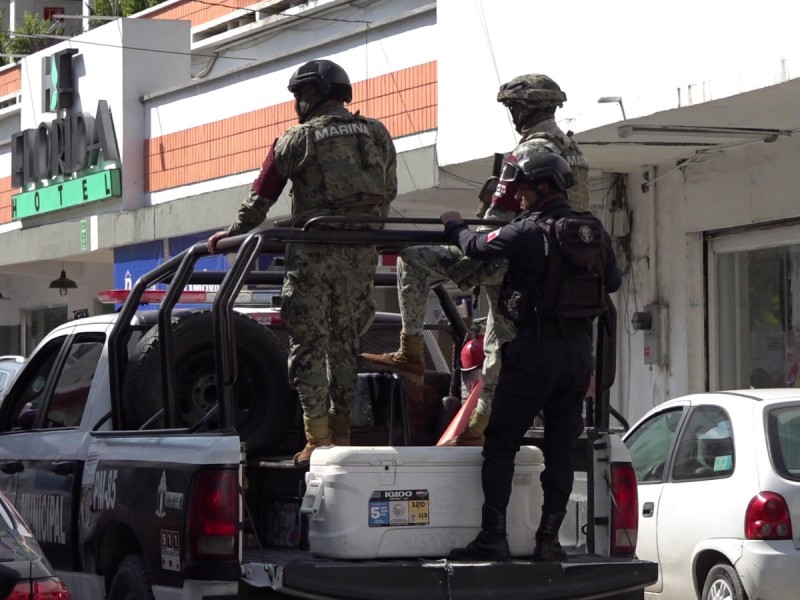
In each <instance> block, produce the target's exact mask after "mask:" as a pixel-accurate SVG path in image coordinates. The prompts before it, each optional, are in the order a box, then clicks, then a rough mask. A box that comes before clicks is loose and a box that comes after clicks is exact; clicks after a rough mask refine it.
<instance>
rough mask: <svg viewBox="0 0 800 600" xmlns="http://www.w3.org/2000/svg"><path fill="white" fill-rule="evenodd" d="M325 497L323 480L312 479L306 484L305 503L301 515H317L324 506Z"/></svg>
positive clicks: (301, 508) (301, 506) (302, 505)
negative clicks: (322, 505) (323, 498)
mask: <svg viewBox="0 0 800 600" xmlns="http://www.w3.org/2000/svg"><path fill="white" fill-rule="evenodd" d="M324 495H325V493H324V488H323V486H322V479H312V480H311V481H309V482H308V483H307V484H306V493H305V495H304V496H303V503H302V504H301V505H300V514H301V515H316V514H317V513H318V512H319V507H320V505H321V504H322V497H323V496H324Z"/></svg>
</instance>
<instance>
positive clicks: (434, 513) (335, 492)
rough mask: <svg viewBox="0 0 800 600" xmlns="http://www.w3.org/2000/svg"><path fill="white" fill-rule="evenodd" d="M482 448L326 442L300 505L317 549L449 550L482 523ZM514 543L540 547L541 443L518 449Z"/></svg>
mask: <svg viewBox="0 0 800 600" xmlns="http://www.w3.org/2000/svg"><path fill="white" fill-rule="evenodd" d="M481 450H482V449H481V448H477V447H447V446H444V447H431V446H407V447H385V446H381V447H359V446H350V447H347V446H332V447H330V448H320V449H318V450H315V451H314V453H313V454H312V455H311V465H310V468H309V472H308V473H307V474H306V493H305V496H304V498H303V503H302V507H301V513H303V514H305V515H307V516H308V519H309V528H308V541H309V546H310V549H311V552H312V553H314V554H315V555H318V556H327V557H331V558H352V559H358V558H361V559H370V558H400V557H413V556H418V557H432V558H433V557H440V558H441V557H445V556H447V554H448V553H449V552H450V550H452V549H453V548H457V547H461V546H465V545H467V544H468V543H469V542H470V541H472V540H473V539H474V538H475V536H476V535H477V534H478V532H479V531H480V524H481V505H482V504H483V491H482V489H481V464H482V463H483V457H482V456H481ZM515 465H516V466H515V469H514V481H513V487H512V492H511V502H510V503H509V507H508V511H507V516H506V519H507V531H508V544H509V547H510V549H511V554H512V555H514V556H526V555H530V554H531V553H532V552H533V544H534V533H535V531H536V528H537V527H538V525H539V517H540V516H541V505H542V494H541V485H540V483H539V475H540V473H541V471H542V469H543V467H544V460H543V456H542V452H541V450H539V449H538V448H536V447H534V446H523V447H522V448H521V449H520V451H519V452H518V453H517V457H516V463H515Z"/></svg>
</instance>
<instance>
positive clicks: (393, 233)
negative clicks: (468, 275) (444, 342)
mask: <svg viewBox="0 0 800 600" xmlns="http://www.w3.org/2000/svg"><path fill="white" fill-rule="evenodd" d="M343 221H346V222H347V223H349V224H355V223H358V224H388V225H399V224H402V225H413V226H421V225H436V224H438V225H441V222H440V220H439V219H433V218H427V219H419V218H404V217H401V218H397V217H394V218H364V219H353V218H349V217H335V216H328V217H316V218H313V219H310V220H309V221H308V222H307V223H306V224H305V225H304V226H303V227H302V228H272V229H264V230H260V231H256V232H254V233H249V234H245V235H239V236H234V237H230V238H223V239H222V240H220V241H219V242H218V244H217V253H219V254H231V253H236V258H235V259H234V261H233V263H232V264H231V266H230V269H229V270H228V271H203V272H195V270H194V268H195V265H196V263H197V261H198V260H199V259H200V258H202V257H204V256H208V255H209V254H210V253H209V251H208V248H207V246H206V243H205V242H198V243H197V244H195V245H193V246H191V247H189V248H187V249H186V250H184V251H183V252H181V253H180V254H177V255H176V256H174V257H171V258H169V259H168V260H166V261H165V262H164V263H162V264H161V265H159V266H158V267H156V268H154V269H152V270H151V271H149V272H148V273H146V274H144V275H143V276H142V277H140V278H139V279H138V280H137V281H136V283H135V284H134V285H133V287H132V289H131V291H130V293H129V295H128V297H127V299H126V300H125V302H124V304H123V305H122V308H121V309H120V312H119V315H118V317H117V320H116V322H115V324H114V326H113V328H112V330H111V332H110V334H109V347H108V354H109V356H108V362H109V379H110V395H111V419H112V428H113V429H114V430H119V429H121V428H122V424H121V418H120V415H121V414H122V385H123V383H124V382H123V378H124V370H125V364H126V361H127V355H128V354H127V345H128V342H129V340H130V336H131V331H132V326H131V324H132V322H133V320H134V317H135V314H136V311H137V309H138V308H139V306H140V304H141V299H142V295H143V294H144V292H145V290H147V288H150V287H151V286H153V285H156V284H158V283H167V284H169V287H168V290H167V292H166V294H165V297H164V300H163V301H162V303H161V305H160V307H159V309H158V323H157V327H158V337H159V340H160V344H161V373H162V387H163V395H164V400H165V401H164V423H165V428H166V429H171V428H175V427H176V413H177V409H176V399H175V372H174V369H173V368H172V365H173V343H172V327H171V323H172V314H173V310H174V308H175V306H176V305H177V304H178V302H179V300H180V296H181V293H182V292H183V290H184V288H185V287H186V285H188V284H219V286H220V287H219V291H218V293H217V295H216V298H215V299H214V301H213V304H212V308H211V315H212V326H213V341H214V360H215V368H216V373H215V375H216V380H217V385H218V389H219V390H220V394H221V395H220V400H221V401H220V402H218V403H217V404H216V410H217V412H218V413H219V415H218V416H219V423H220V427H219V431H221V432H223V433H234V432H235V424H234V411H233V384H234V383H235V381H236V376H237V373H236V340H235V331H234V327H233V305H234V301H235V299H236V297H237V295H238V294H239V292H240V290H241V289H242V287H243V286H244V285H252V284H255V285H275V286H280V285H281V284H282V282H283V273H282V272H278V271H254V270H253V269H254V266H255V265H256V263H257V260H256V259H257V258H258V256H259V255H260V254H261V253H266V254H283V252H284V250H285V247H286V244H287V243H293V242H297V243H323V244H348V245H369V246H373V245H374V246H375V247H376V248H377V250H378V251H379V252H392V253H395V252H398V251H399V250H401V249H402V248H404V247H406V246H411V245H449V242H448V240H447V238H446V237H445V234H444V232H443V231H441V230H439V231H434V230H422V229H359V230H353V229H334V228H330V227H328V228H326V226H328V225H330V224H332V223H340V222H343ZM465 223H467V224H468V225H497V226H499V225H503V224H505V221H491V220H486V219H467V220H465ZM375 283H376V285H382V286H387V285H395V284H396V277H395V275H394V274H388V273H378V274H376V279H375ZM433 291H434V292H435V294H436V296H437V298H438V300H439V302H440V303H441V305H442V309H443V312H444V314H445V316H446V317H447V318H448V320H449V321H450V323H451V325H452V326H453V328H454V331H455V334H456V336H457V338H458V340H459V341H463V340H464V339H465V338H466V337H467V335H468V333H469V332H468V330H467V327H466V325H465V324H464V322H463V320H462V319H461V317H460V315H459V313H458V310H457V309H456V307H455V304H454V303H453V300H452V298H451V297H450V295H449V294H448V292H447V290H446V289H445V288H444V286H443V285H442V284H441V283H439V284H437V285H434V286H433ZM608 303H609V307H610V309H609V311H608V313H607V314H606V315H604V316H602V317H601V318H600V319H599V320H598V325H597V345H596V348H597V364H596V377H595V381H596V389H597V390H602V392H601V393H600V396H599V398H598V400H599V401H596V402H595V403H594V410H593V414H592V415H591V418H590V420H591V422H592V424H593V425H595V426H596V427H597V428H599V429H602V430H607V429H608V421H609V419H608V416H609V402H608V395H609V394H608V390H609V389H610V387H611V385H612V384H613V382H614V370H615V367H616V364H615V356H616V348H615V345H616V344H615V342H616V336H615V331H616V310H615V308H614V306H613V304H612V303H611V300H610V299H609V301H608ZM454 354H455V357H454V361H455V360H457V355H458V353H457V352H456V353H454ZM454 372H457V369H455V370H454ZM454 381H455V380H454ZM453 387H456V385H455V383H454V385H453ZM211 414H213V413H209V414H207V415H206V417H205V418H204V419H203V421H206V420H208V418H209V417H210V416H211ZM159 416H160V415H159V414H157V415H155V416H154V417H153V418H152V419H150V420H149V421H148V423H149V422H150V421H153V420H154V419H156V418H158V417H159ZM146 425H147V424H146ZM200 425H202V422H201V423H199V424H197V425H196V426H195V427H193V428H192V429H196V428H197V427H199V426H200Z"/></svg>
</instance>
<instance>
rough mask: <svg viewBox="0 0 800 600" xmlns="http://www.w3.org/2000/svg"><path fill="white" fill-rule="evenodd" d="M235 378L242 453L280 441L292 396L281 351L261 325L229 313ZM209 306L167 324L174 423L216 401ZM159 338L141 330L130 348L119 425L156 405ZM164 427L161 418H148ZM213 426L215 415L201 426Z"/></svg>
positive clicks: (192, 418) (191, 418)
mask: <svg viewBox="0 0 800 600" xmlns="http://www.w3.org/2000/svg"><path fill="white" fill-rule="evenodd" d="M233 326H234V329H235V335H236V356H237V365H236V366H237V368H236V372H237V377H236V384H235V385H234V391H233V397H234V411H235V415H234V421H235V425H236V431H237V432H238V433H239V436H240V437H241V438H242V441H243V442H245V444H247V449H248V452H252V453H254V454H258V453H262V452H267V451H269V450H271V449H274V448H276V447H278V446H279V445H280V443H281V442H282V441H283V439H284V437H285V435H286V432H287V431H288V430H289V428H290V426H291V425H292V421H293V418H294V415H295V411H296V408H297V399H296V395H295V393H294V391H293V390H292V389H291V387H290V386H289V375H288V367H287V362H286V356H285V354H284V353H283V351H282V350H281V348H280V346H279V344H278V342H277V340H275V337H274V336H273V335H272V333H270V332H269V331H268V330H267V329H266V328H265V327H264V326H263V325H261V324H260V323H258V322H257V321H255V320H254V319H251V318H249V317H247V316H245V315H242V314H240V313H234V315H233ZM212 333H213V329H212V323H211V313H210V312H208V311H203V312H199V313H189V314H185V315H181V316H180V317H178V318H177V319H176V320H175V321H174V323H173V330H172V338H171V341H172V349H173V350H172V354H173V359H174V364H175V400H176V405H177V406H176V412H177V414H176V416H177V425H178V426H180V427H191V426H193V425H194V424H195V423H197V422H198V421H199V420H200V419H201V418H202V417H203V416H204V415H205V414H206V413H207V412H208V411H209V410H210V409H211V407H213V406H214V404H216V402H217V383H216V367H215V364H214V345H213V341H212ZM162 397H163V393H162V389H161V345H160V344H159V340H158V328H156V327H153V328H152V329H151V330H150V331H148V332H147V333H146V334H145V335H144V336H143V337H142V339H141V340H140V341H139V343H138V344H137V345H136V348H135V349H134V351H133V352H132V353H131V356H130V358H129V360H128V366H127V369H126V371H125V380H124V387H123V392H122V412H123V427H125V428H126V429H138V428H140V427H141V426H142V425H143V424H144V423H146V422H147V420H148V419H150V418H151V417H152V416H153V415H154V414H155V413H156V412H158V410H160V409H161V408H162V407H163V403H162ZM163 426H164V420H163V418H160V419H158V420H156V421H155V422H154V423H152V424H151V425H149V426H148V427H150V428H158V427H163ZM218 426H219V419H218V418H216V416H215V417H214V418H212V419H210V420H209V422H208V423H206V425H205V428H206V429H207V430H214V429H215V428H217V427H218Z"/></svg>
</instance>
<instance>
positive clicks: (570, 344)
mask: <svg viewBox="0 0 800 600" xmlns="http://www.w3.org/2000/svg"><path fill="white" fill-rule="evenodd" d="M502 360H503V367H502V370H501V371H500V379H499V380H498V382H497V389H496V390H495V394H494V398H493V400H492V415H491V417H490V419H489V426H488V427H487V428H486V441H485V443H484V445H483V467H482V470H481V480H482V484H483V494H484V502H485V504H486V505H487V506H488V507H491V508H492V509H494V510H495V511H502V514H505V511H506V507H507V506H508V501H509V498H510V497H511V484H512V480H513V477H514V458H515V456H516V453H517V452H518V451H519V448H520V445H521V444H522V439H523V436H524V435H525V432H526V431H527V430H528V428H529V427H530V426H531V424H532V423H533V419H534V417H535V416H536V415H537V414H538V413H539V411H540V410H543V411H544V420H545V425H544V447H543V452H544V471H543V472H542V475H541V482H542V491H543V493H544V503H543V506H542V512H543V513H544V514H554V513H559V512H562V511H564V510H566V507H567V502H568V500H569V496H570V494H571V493H572V484H573V479H574V474H575V466H574V462H573V451H574V448H575V442H576V440H577V437H578V435H579V430H578V428H577V426H576V424H577V423H578V422H579V419H580V416H581V410H582V403H583V399H584V397H585V395H586V390H587V388H588V387H589V381H590V378H591V374H592V367H593V363H592V361H593V359H592V339H591V336H590V335H588V333H587V334H576V335H573V336H571V337H550V336H543V337H542V338H538V337H537V336H536V335H535V334H530V333H526V332H520V333H518V334H517V336H516V337H515V338H514V339H513V340H512V341H510V342H508V343H507V344H505V345H504V346H503V354H502Z"/></svg>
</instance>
